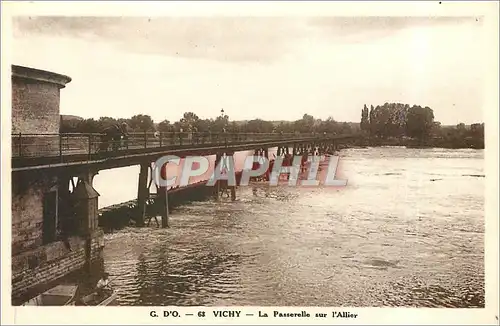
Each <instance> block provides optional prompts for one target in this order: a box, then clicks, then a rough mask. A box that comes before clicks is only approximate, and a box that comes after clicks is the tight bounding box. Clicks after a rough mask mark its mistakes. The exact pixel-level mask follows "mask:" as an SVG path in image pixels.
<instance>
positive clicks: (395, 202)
mask: <svg viewBox="0 0 500 326" xmlns="http://www.w3.org/2000/svg"><path fill="white" fill-rule="evenodd" d="M340 156H341V159H340V166H339V169H338V172H337V175H339V177H338V178H344V179H348V184H347V186H346V187H344V188H331V187H330V188H328V187H318V188H311V187H308V188H304V187H289V186H277V187H269V186H267V185H266V184H264V183H256V184H253V185H251V186H249V187H240V188H239V189H238V194H237V197H238V199H237V200H236V201H235V202H231V201H224V200H223V201H221V202H216V201H213V200H207V201H204V202H195V203H190V204H186V205H184V206H181V207H179V208H178V209H176V210H175V211H174V212H173V213H172V214H171V216H170V226H171V227H170V228H169V229H158V228H155V227H153V228H127V229H124V230H121V231H116V232H115V233H112V234H108V235H106V239H105V241H106V247H105V249H104V267H105V269H106V271H107V272H109V273H110V274H111V278H112V279H113V283H114V286H115V289H116V290H117V292H118V294H119V298H118V300H117V302H116V303H117V304H119V305H157V306H160V305H161V306H164V305H180V306H183V305H207V306H214V305H215V306H231V305H256V306H271V305H272V306H294V305H296V306H366V307H380V306H414V307H484V209H483V204H484V181H485V179H484V172H483V151H479V150H446V149H405V148H366V149H348V150H343V151H341V152H340ZM138 172H139V169H138V167H131V168H125V169H117V170H112V171H102V172H101V173H100V174H99V175H98V176H96V179H95V185H96V188H97V189H99V192H100V194H101V197H100V206H105V205H110V204H114V203H117V202H121V201H126V200H129V199H131V198H133V197H135V195H136V191H137V187H136V185H137V175H138ZM117 180H122V181H124V183H123V184H127V182H128V184H130V186H126V187H124V186H116V181H117ZM127 180H128V181H127ZM125 181H126V182H125Z"/></svg>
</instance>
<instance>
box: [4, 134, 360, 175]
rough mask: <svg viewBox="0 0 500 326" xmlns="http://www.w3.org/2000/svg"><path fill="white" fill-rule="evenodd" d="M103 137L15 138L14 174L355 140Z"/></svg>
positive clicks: (336, 137)
mask: <svg viewBox="0 0 500 326" xmlns="http://www.w3.org/2000/svg"><path fill="white" fill-rule="evenodd" d="M105 136H106V135H104V134H100V133H87V134H84V133H61V134H21V133H19V134H12V172H20V171H37V170H41V169H63V168H65V169H68V168H71V169H72V170H74V171H84V170H85V169H92V170H94V171H99V170H106V169H113V168H119V167H126V166H132V165H140V164H142V163H144V162H145V161H149V162H154V161H155V160H156V159H158V158H159V157H161V156H164V155H167V154H168V155H176V156H179V157H186V156H192V155H197V156H208V155H214V154H219V153H234V152H238V151H248V150H259V149H267V148H273V147H285V148H287V147H288V146H292V147H294V148H298V147H300V148H302V147H304V146H305V147H307V148H308V149H309V150H310V149H312V148H320V147H324V146H330V145H333V146H335V144H336V143H338V142H340V141H346V140H349V139H353V138H355V137H356V135H354V134H351V135H333V134H298V133H293V134H287V133H174V132H166V133H152V132H148V133H146V132H144V133H131V134H129V136H128V137H127V139H125V140H117V141H116V140H115V141H113V140H111V141H108V140H106V139H105Z"/></svg>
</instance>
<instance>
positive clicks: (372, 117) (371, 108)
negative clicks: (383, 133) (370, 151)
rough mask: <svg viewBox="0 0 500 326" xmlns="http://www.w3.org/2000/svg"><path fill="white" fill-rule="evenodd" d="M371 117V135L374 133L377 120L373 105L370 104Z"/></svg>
mask: <svg viewBox="0 0 500 326" xmlns="http://www.w3.org/2000/svg"><path fill="white" fill-rule="evenodd" d="M369 118H370V135H374V134H375V124H376V121H375V117H374V113H373V105H370V114H369Z"/></svg>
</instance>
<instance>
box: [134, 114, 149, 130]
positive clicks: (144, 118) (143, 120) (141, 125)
mask: <svg viewBox="0 0 500 326" xmlns="http://www.w3.org/2000/svg"><path fill="white" fill-rule="evenodd" d="M128 125H129V126H130V128H132V129H133V130H136V131H153V130H155V124H154V122H153V119H151V117H150V116H149V115H144V114H137V115H134V116H133V117H132V118H130V119H129V122H128Z"/></svg>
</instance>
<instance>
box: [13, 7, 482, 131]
mask: <svg viewBox="0 0 500 326" xmlns="http://www.w3.org/2000/svg"><path fill="white" fill-rule="evenodd" d="M482 26H483V24H482V20H481V18H476V17H435V18H424V17H413V18H412V17H317V18H315V17H304V18H300V17H281V18H280V17H276V18H275V17H248V18H245V17H233V18H231V17H149V18H148V17H123V18H121V17H108V18H106V17H48V16H31V17H16V18H15V19H14V20H13V27H14V38H13V47H12V57H13V64H17V65H23V66H29V67H33V68H38V69H43V70H49V71H53V72H56V73H61V74H64V75H68V76H70V77H71V78H72V81H71V82H70V83H69V84H68V85H67V86H66V88H64V89H63V90H61V114H72V115H77V116H81V117H84V118H99V117H101V116H110V117H115V118H118V117H123V118H128V117H131V116H133V115H135V114H148V115H150V116H151V117H152V118H153V119H154V120H155V122H160V121H162V120H164V119H168V120H170V121H171V122H173V121H177V120H178V119H180V118H181V116H182V114H183V113H184V112H187V111H192V112H194V113H196V114H197V115H198V116H200V117H201V118H215V117H216V116H218V115H219V114H220V110H221V109H224V111H225V112H226V114H228V115H229V117H230V119H231V120H249V119H256V118H260V119H265V120H296V119H300V118H301V117H302V115H303V114H304V113H307V114H311V115H313V116H314V117H316V118H322V119H326V118H327V117H330V116H331V117H333V118H334V119H335V120H337V121H352V122H359V120H360V117H361V109H362V108H363V105H364V104H367V105H368V106H369V105H374V106H376V105H382V104H384V103H385V102H389V103H391V102H400V103H405V104H410V105H414V104H416V105H421V106H429V107H430V108H432V109H433V110H434V116H435V120H436V121H440V122H441V123H442V124H457V123H459V122H464V123H467V124H469V123H474V122H482V121H483V109H482V105H483V103H482V102H483V101H482V98H483V86H482V83H483V66H482V65H483V61H484V60H483V57H482V56H483V54H484V51H483V44H482V43H481V40H482V39H481V38H482Z"/></svg>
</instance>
